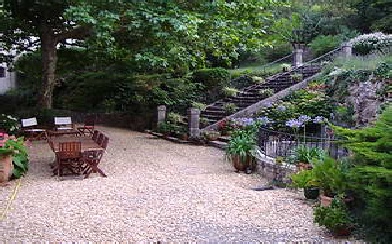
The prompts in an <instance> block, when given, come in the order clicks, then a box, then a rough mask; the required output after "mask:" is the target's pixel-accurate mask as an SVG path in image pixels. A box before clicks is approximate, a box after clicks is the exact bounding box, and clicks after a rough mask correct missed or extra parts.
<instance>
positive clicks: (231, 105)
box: [223, 103, 238, 114]
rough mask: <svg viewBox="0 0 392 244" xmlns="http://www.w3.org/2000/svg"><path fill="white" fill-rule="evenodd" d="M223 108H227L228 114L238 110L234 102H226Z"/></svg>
mask: <svg viewBox="0 0 392 244" xmlns="http://www.w3.org/2000/svg"><path fill="white" fill-rule="evenodd" d="M223 109H224V110H225V112H226V113H227V114H232V113H234V112H236V111H237V110H238V106H237V105H235V104H234V103H226V104H225V105H224V106H223Z"/></svg>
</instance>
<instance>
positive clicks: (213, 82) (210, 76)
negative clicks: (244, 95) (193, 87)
mask: <svg viewBox="0 0 392 244" xmlns="http://www.w3.org/2000/svg"><path fill="white" fill-rule="evenodd" d="M192 81H193V82H194V83H201V84H203V85H204V86H205V88H206V89H208V90H211V89H214V88H216V87H222V86H224V85H228V84H229V82H230V73H229V72H228V71H226V70H225V69H222V68H215V69H202V70H196V71H194V72H193V73H192Z"/></svg>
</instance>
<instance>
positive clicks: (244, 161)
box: [231, 155, 256, 174]
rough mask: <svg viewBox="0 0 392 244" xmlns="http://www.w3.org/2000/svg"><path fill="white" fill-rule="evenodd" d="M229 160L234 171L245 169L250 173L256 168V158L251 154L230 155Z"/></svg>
mask: <svg viewBox="0 0 392 244" xmlns="http://www.w3.org/2000/svg"><path fill="white" fill-rule="evenodd" d="M231 161H232V163H233V166H234V168H235V169H236V171H237V172H238V171H245V172H246V173H248V172H249V173H248V174H250V173H252V172H253V171H255V169H256V160H255V158H254V157H253V156H251V155H247V156H246V157H240V156H239V155H232V156H231Z"/></svg>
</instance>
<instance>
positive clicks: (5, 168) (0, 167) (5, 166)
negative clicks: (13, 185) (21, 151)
mask: <svg viewBox="0 0 392 244" xmlns="http://www.w3.org/2000/svg"><path fill="white" fill-rule="evenodd" d="M11 175H12V156H11V155H5V156H4V155H0V183H3V182H7V181H9V180H10V178H11Z"/></svg>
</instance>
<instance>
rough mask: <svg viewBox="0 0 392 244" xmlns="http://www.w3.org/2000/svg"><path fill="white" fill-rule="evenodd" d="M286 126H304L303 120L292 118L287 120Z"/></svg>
mask: <svg viewBox="0 0 392 244" xmlns="http://www.w3.org/2000/svg"><path fill="white" fill-rule="evenodd" d="M286 126H288V127H291V128H299V127H302V126H303V121H300V120H298V119H290V120H288V121H286Z"/></svg>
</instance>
